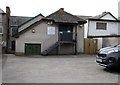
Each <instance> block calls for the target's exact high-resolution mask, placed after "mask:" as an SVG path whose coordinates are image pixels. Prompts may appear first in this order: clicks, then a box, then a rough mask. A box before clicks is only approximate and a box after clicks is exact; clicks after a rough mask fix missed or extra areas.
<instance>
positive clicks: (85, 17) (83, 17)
mask: <svg viewBox="0 0 120 85" xmlns="http://www.w3.org/2000/svg"><path fill="white" fill-rule="evenodd" d="M76 16H77V17H79V18H81V19H83V20H87V19H89V18H91V17H92V16H84V15H76Z"/></svg>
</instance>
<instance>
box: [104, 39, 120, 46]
mask: <svg viewBox="0 0 120 85" xmlns="http://www.w3.org/2000/svg"><path fill="white" fill-rule="evenodd" d="M119 40H120V38H116V37H113V38H103V45H102V47H108V46H114V45H117V44H118V43H119Z"/></svg>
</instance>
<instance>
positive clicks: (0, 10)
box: [0, 9, 4, 44]
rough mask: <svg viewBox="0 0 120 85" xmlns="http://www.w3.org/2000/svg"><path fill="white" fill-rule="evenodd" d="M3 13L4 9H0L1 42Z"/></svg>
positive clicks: (0, 38)
mask: <svg viewBox="0 0 120 85" xmlns="http://www.w3.org/2000/svg"><path fill="white" fill-rule="evenodd" d="M3 15H4V11H3V10H2V9H0V43H1V44H2V35H3V25H2V24H3V19H2V18H3Z"/></svg>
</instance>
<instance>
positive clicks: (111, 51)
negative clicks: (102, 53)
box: [107, 50, 118, 53]
mask: <svg viewBox="0 0 120 85" xmlns="http://www.w3.org/2000/svg"><path fill="white" fill-rule="evenodd" d="M113 52H118V50H110V51H108V52H107V53H113Z"/></svg>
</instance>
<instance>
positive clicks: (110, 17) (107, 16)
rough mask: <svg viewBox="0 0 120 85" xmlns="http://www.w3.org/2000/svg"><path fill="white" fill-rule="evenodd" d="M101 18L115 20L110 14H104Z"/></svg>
mask: <svg viewBox="0 0 120 85" xmlns="http://www.w3.org/2000/svg"><path fill="white" fill-rule="evenodd" d="M101 19H107V20H115V19H114V18H113V17H112V16H111V15H110V14H107V15H105V16H104V17H102V18H101Z"/></svg>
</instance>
